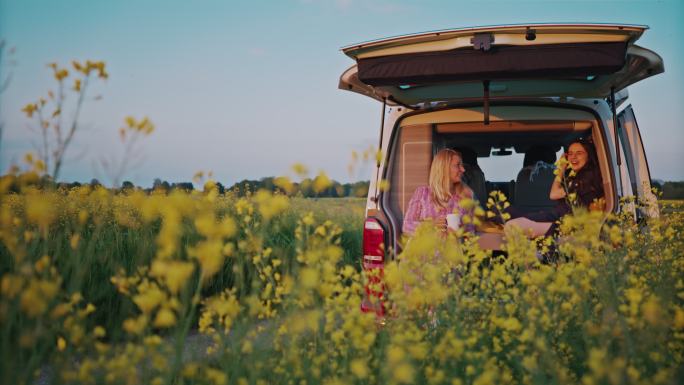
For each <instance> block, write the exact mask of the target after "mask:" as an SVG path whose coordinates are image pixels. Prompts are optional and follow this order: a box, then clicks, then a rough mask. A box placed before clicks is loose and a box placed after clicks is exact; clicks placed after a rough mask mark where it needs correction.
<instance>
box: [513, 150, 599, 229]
mask: <svg viewBox="0 0 684 385" xmlns="http://www.w3.org/2000/svg"><path fill="white" fill-rule="evenodd" d="M563 157H564V158H565V161H564V162H561V165H560V168H559V172H558V175H557V176H556V179H555V180H554V181H553V184H552V185H551V191H550V192H549V197H550V198H551V199H552V200H556V201H558V204H556V206H555V207H553V208H552V209H550V210H542V211H536V212H531V213H524V214H523V213H520V212H518V211H517V210H515V209H513V210H511V211H510V212H509V214H511V217H512V218H513V219H511V220H509V221H508V222H506V227H511V226H516V227H520V228H522V229H523V231H525V232H526V233H527V234H528V235H529V236H530V237H531V238H536V237H538V236H541V235H553V234H555V233H556V232H557V229H558V220H559V219H561V218H562V217H563V216H564V215H566V214H568V213H570V212H572V207H573V206H576V207H586V208H590V207H593V206H592V205H593V204H595V203H596V202H601V200H602V198H603V180H602V178H601V170H600V169H599V167H598V161H597V159H596V154H595V152H594V147H593V145H592V144H591V143H589V142H588V141H586V140H582V139H580V140H576V141H574V142H572V143H571V144H570V145H569V146H568V150H567V151H566V153H565V154H563ZM568 166H569V168H568Z"/></svg>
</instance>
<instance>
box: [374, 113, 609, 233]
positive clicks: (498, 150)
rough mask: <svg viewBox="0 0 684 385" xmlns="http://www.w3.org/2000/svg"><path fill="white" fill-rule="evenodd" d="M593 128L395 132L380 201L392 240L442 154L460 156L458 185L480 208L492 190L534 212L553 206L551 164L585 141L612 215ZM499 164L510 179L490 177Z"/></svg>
mask: <svg viewBox="0 0 684 385" xmlns="http://www.w3.org/2000/svg"><path fill="white" fill-rule="evenodd" d="M596 124H597V123H596V121H595V120H594V121H591V120H581V121H577V120H516V121H502V120H499V121H495V122H490V124H487V125H484V124H483V122H482V121H468V122H436V123H425V124H409V125H406V126H400V127H399V130H400V131H399V132H398V135H397V137H396V140H395V141H394V143H393V149H392V151H391V154H392V156H391V158H390V165H389V166H390V167H389V168H388V174H387V177H388V178H390V185H391V186H393V187H392V188H391V189H390V190H389V191H388V194H386V195H385V196H383V199H384V200H385V207H389V208H390V210H391V212H392V213H391V214H392V217H393V219H394V221H393V222H394V223H395V226H394V227H395V229H396V232H397V235H399V234H400V232H401V223H402V221H403V214H404V213H405V212H406V209H407V206H408V202H409V200H410V199H411V196H412V195H413V192H414V190H415V189H416V188H417V187H419V186H421V185H427V184H428V176H429V170H430V164H431V161H432V157H433V156H434V154H436V153H437V151H439V150H440V149H443V148H451V149H455V150H458V151H459V152H461V154H462V156H463V163H464V168H465V175H464V182H466V184H468V186H469V187H470V188H472V189H473V191H474V193H475V197H476V198H477V199H478V200H479V201H480V202H481V205H482V206H483V207H484V206H485V202H486V200H487V197H488V196H489V193H491V192H492V191H495V190H498V191H501V192H503V193H504V194H505V195H506V196H507V198H508V200H509V202H511V203H512V204H514V205H516V206H517V207H518V208H520V209H523V210H527V211H536V210H542V209H545V208H549V207H552V206H554V205H555V202H554V201H552V200H551V199H550V198H549V191H550V188H551V183H552V182H553V179H554V177H555V175H554V174H553V171H554V169H555V165H554V163H555V162H556V160H557V159H558V158H559V157H560V156H561V155H562V154H563V152H564V151H565V149H566V148H567V146H568V145H569V144H570V143H572V142H573V141H574V140H577V139H579V138H585V139H591V140H592V141H593V142H594V143H595V148H596V155H597V158H598V161H599V166H600V168H601V174H602V175H604V178H603V179H604V191H605V192H606V193H605V194H604V195H605V197H606V203H607V204H606V210H612V207H613V194H612V193H608V192H612V181H611V179H610V177H609V176H608V175H610V174H609V172H608V168H607V167H608V160H607V157H606V156H607V155H606V153H605V151H602V150H601V149H602V148H604V146H602V145H596V144H597V143H598V144H600V143H602V141H603V138H601V136H600V135H599V134H598V131H599V130H598V129H594V127H595V125H596ZM494 159H496V161H494V162H492V161H490V160H494ZM502 164H505V165H506V169H509V170H512V171H510V174H509V175H507V176H506V177H505V178H500V177H499V179H494V178H492V177H490V175H492V174H498V175H501V174H502V172H501V169H498V167H500V166H501V165H502ZM488 166H489V167H488ZM493 167H495V168H493Z"/></svg>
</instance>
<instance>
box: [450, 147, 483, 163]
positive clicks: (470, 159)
mask: <svg viewBox="0 0 684 385" xmlns="http://www.w3.org/2000/svg"><path fill="white" fill-rule="evenodd" d="M454 150H456V151H458V152H460V153H461V156H462V160H463V163H466V164H469V165H471V166H477V165H478V164H477V153H476V152H475V151H474V150H473V149H471V148H468V147H454Z"/></svg>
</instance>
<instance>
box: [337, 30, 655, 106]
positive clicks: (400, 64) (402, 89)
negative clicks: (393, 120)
mask: <svg viewBox="0 0 684 385" xmlns="http://www.w3.org/2000/svg"><path fill="white" fill-rule="evenodd" d="M646 29H647V27H645V26H624V25H587V24H568V25H562V24H556V25H522V26H499V27H477V28H466V29H458V30H450V31H439V32H434V33H424V34H417V35H408V36H402V37H397V38H390V39H384V40H379V41H376V42H370V43H363V44H360V45H353V46H350V47H347V48H344V49H343V52H344V53H345V54H347V55H348V56H349V57H351V58H352V59H354V60H356V62H357V64H356V65H354V66H352V67H350V68H349V69H347V70H346V71H345V72H344V73H343V74H342V76H341V77H340V82H339V88H340V89H345V90H350V91H352V92H357V93H360V94H363V95H365V96H368V97H371V98H374V99H376V100H380V101H382V100H385V101H387V102H388V104H390V105H403V106H406V107H411V108H426V107H429V103H434V102H445V101H458V100H467V99H476V98H479V99H481V98H483V97H484V86H483V81H485V80H486V81H489V98H490V99H491V100H496V99H500V98H519V97H550V96H558V97H576V98H605V97H607V96H609V95H610V93H611V92H612V91H615V92H619V91H620V90H623V89H625V88H626V87H627V86H629V85H631V84H634V83H636V82H638V81H640V80H643V79H645V78H647V77H650V76H653V75H656V74H659V73H662V72H663V71H664V66H663V61H662V58H661V57H660V56H659V55H658V54H656V53H655V52H653V51H650V50H648V49H645V48H643V47H639V46H637V45H635V44H634V42H635V41H636V40H637V39H638V38H639V37H640V36H641V34H642V33H643V32H644V31H645V30H646ZM530 31H533V32H534V39H530V38H529V36H530V35H529V33H530ZM482 33H488V34H490V35H488V36H489V39H491V40H492V41H491V43H488V44H489V45H486V47H481V46H477V44H480V45H481V44H482V43H481V42H480V40H482V39H480V38H476V37H477V36H478V34H482ZM485 40H486V39H485ZM480 48H481V49H480Z"/></svg>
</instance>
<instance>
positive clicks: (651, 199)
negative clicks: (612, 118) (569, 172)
mask: <svg viewBox="0 0 684 385" xmlns="http://www.w3.org/2000/svg"><path fill="white" fill-rule="evenodd" d="M618 124H619V130H618V133H619V135H618V136H619V138H620V145H621V146H622V147H623V149H624V154H625V158H624V163H625V168H626V172H625V174H626V178H624V179H626V180H627V182H628V183H629V185H630V187H631V190H632V193H633V194H634V195H636V196H637V197H638V198H639V199H640V200H641V201H642V203H645V205H644V210H643V211H642V212H641V214H643V215H645V216H647V217H649V218H657V217H658V216H659V215H660V214H659V210H658V205H657V204H656V197H655V195H654V194H653V192H652V191H651V173H650V171H649V168H648V161H647V159H646V150H645V149H644V144H643V141H642V140H641V133H640V132H639V125H638V124H637V121H636V116H635V115H634V110H633V109H632V106H631V105H628V106H627V107H625V109H624V110H622V112H620V113H619V114H618Z"/></svg>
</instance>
